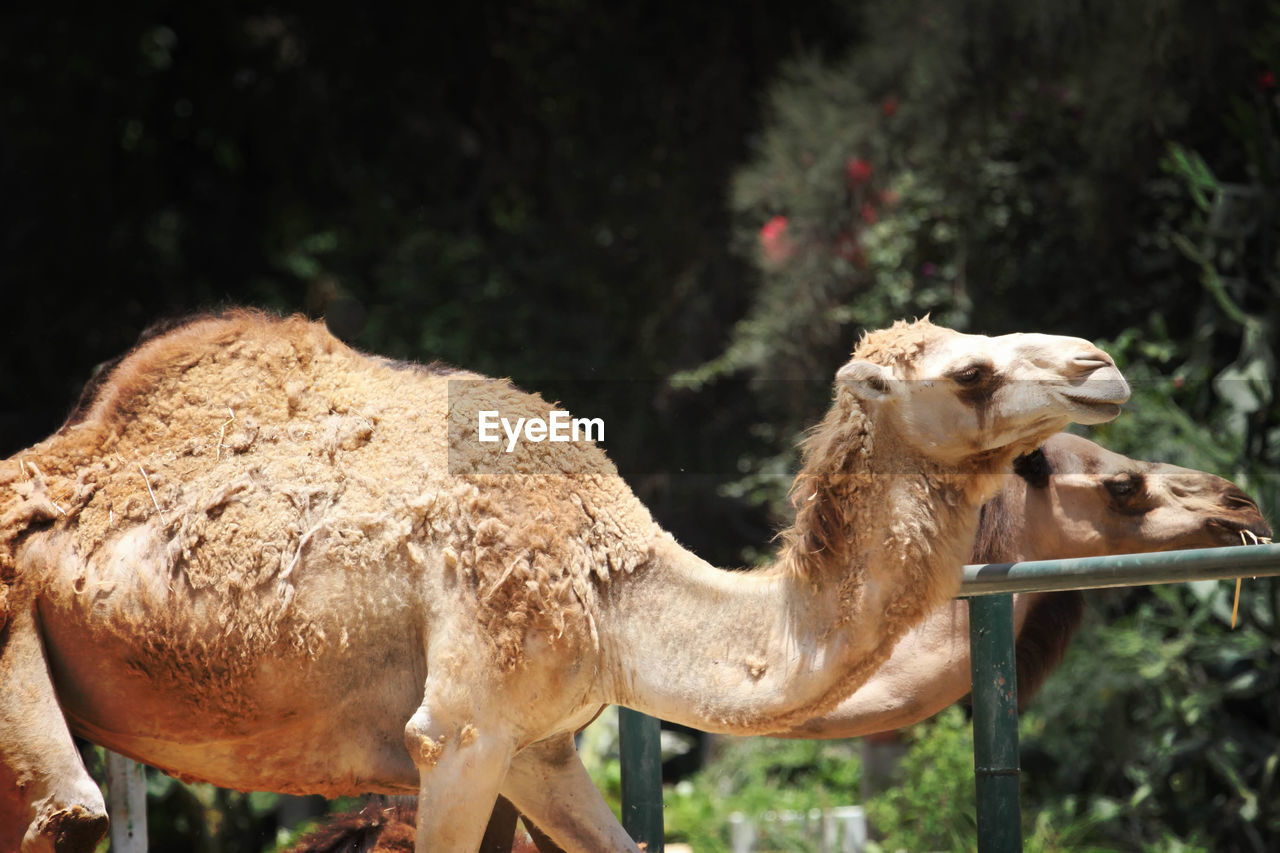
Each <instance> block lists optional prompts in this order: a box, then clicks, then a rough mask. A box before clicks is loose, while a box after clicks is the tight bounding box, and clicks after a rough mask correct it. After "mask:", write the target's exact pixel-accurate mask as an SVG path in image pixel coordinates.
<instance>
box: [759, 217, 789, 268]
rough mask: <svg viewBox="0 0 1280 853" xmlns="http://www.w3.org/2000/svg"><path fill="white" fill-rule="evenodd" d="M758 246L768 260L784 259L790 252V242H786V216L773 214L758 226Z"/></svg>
mask: <svg viewBox="0 0 1280 853" xmlns="http://www.w3.org/2000/svg"><path fill="white" fill-rule="evenodd" d="M760 248H761V249H763V250H764V256H765V259H766V260H768V261H772V262H775V263H776V262H778V261H783V260H786V258H787V256H789V255H790V254H791V244H790V243H789V242H787V217H785V216H775V217H773V218H772V219H770V220H769V221H768V222H766V223H765V224H764V225H763V226H762V227H761V228H760Z"/></svg>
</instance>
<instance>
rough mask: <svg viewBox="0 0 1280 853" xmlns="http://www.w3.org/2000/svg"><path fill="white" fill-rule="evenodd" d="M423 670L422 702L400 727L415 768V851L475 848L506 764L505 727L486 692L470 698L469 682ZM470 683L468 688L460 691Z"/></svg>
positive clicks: (463, 852)
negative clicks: (427, 673)
mask: <svg viewBox="0 0 1280 853" xmlns="http://www.w3.org/2000/svg"><path fill="white" fill-rule="evenodd" d="M444 681H445V680H444V679H437V678H433V677H432V676H430V675H428V677H427V689H426V696H425V698H424V699H423V701H422V705H421V706H419V708H418V710H417V711H416V712H415V713H414V715H413V717H412V718H411V719H410V720H409V723H408V725H406V726H405V745H406V746H407V747H408V749H409V755H410V757H412V758H413V763H414V764H415V765H417V767H418V776H419V779H420V784H419V788H418V834H417V845H416V846H417V849H418V852H419V853H424V851H431V853H475V851H476V850H477V849H479V847H480V841H481V840H482V839H483V838H484V831H485V825H486V824H487V823H488V820H489V815H490V813H491V812H492V811H493V804H494V802H495V801H496V800H497V798H498V789H499V787H500V786H501V785H502V780H503V777H504V776H505V775H506V772H507V766H508V764H510V762H511V754H512V752H513V747H514V743H515V738H514V735H513V732H512V729H511V728H510V727H509V726H508V725H506V724H505V723H504V721H503V720H502V717H501V715H500V714H495V713H492V712H489V711H488V710H487V709H488V708H493V707H494V706H498V707H501V706H502V705H504V704H505V703H503V702H501V701H500V700H499V699H497V698H496V697H495V696H493V695H492V694H489V695H488V696H487V697H486V698H485V699H481V700H479V701H477V698H476V697H477V695H479V694H480V693H481V691H477V692H476V693H472V690H474V689H475V685H474V684H471V685H466V684H458V683H456V682H455V683H442V682H444ZM468 686H469V687H471V688H472V690H468V689H467V688H468Z"/></svg>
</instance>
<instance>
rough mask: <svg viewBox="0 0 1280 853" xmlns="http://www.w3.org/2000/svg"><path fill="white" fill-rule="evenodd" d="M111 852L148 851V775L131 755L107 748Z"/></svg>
mask: <svg viewBox="0 0 1280 853" xmlns="http://www.w3.org/2000/svg"><path fill="white" fill-rule="evenodd" d="M106 759H107V801H108V802H107V812H108V814H110V815H111V851H112V853H146V851H147V777H146V776H144V775H143V772H142V765H141V764H139V763H138V762H136V761H134V760H133V759H132V758H125V757H124V756H123V755H117V754H116V753H114V752H112V751H111V750H106Z"/></svg>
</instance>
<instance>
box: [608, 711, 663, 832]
mask: <svg viewBox="0 0 1280 853" xmlns="http://www.w3.org/2000/svg"><path fill="white" fill-rule="evenodd" d="M659 734H660V731H659V728H658V720H657V718H656V717H650V716H649V715H647V714H642V713H640V712H639V711H633V710H631V709H630V708H619V709H618V739H619V740H620V741H621V745H620V747H619V751H620V752H621V759H622V826H623V827H624V828H625V829H626V830H627V832H628V833H629V834H630V835H631V837H632V838H633V839H635V841H636V843H637V844H647V846H646V847H645V850H646V851H648V853H662V850H663V847H662V746H661V742H660V738H659Z"/></svg>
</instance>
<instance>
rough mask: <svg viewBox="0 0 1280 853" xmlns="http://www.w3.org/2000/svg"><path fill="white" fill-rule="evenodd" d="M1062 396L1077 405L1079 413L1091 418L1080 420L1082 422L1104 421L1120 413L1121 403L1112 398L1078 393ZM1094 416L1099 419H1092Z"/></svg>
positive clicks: (1074, 405)
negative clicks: (1107, 398) (1100, 397)
mask: <svg viewBox="0 0 1280 853" xmlns="http://www.w3.org/2000/svg"><path fill="white" fill-rule="evenodd" d="M1062 396H1063V398H1064V399H1066V400H1067V401H1068V402H1069V403H1071V405H1072V406H1073V407H1075V409H1076V412H1077V413H1079V414H1083V415H1087V416H1089V417H1090V418H1091V420H1089V421H1080V423H1102V422H1103V421H1109V420H1112V419H1113V418H1115V417H1116V416H1117V415H1119V414H1120V403H1117V402H1114V401H1112V400H1100V399H1097V398H1093V397H1086V396H1082V395H1077V394H1063V395H1062ZM1092 418H1097V420H1092Z"/></svg>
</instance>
